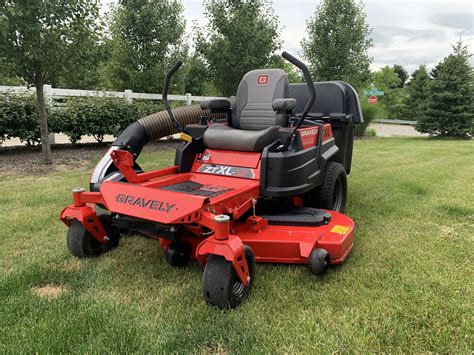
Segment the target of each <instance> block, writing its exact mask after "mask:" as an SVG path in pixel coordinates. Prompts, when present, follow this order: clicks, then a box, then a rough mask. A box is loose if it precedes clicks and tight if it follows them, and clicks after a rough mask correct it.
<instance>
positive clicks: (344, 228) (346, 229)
mask: <svg viewBox="0 0 474 355" xmlns="http://www.w3.org/2000/svg"><path fill="white" fill-rule="evenodd" d="M349 229H350V227H347V226H341V225H339V224H336V225H335V226H334V227H332V229H331V232H332V233H337V234H346V233H347V232H349Z"/></svg>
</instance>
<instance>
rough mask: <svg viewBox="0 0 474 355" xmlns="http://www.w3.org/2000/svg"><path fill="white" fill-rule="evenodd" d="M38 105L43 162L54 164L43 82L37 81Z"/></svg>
mask: <svg viewBox="0 0 474 355" xmlns="http://www.w3.org/2000/svg"><path fill="white" fill-rule="evenodd" d="M35 87H36V105H37V107H38V114H39V126H40V133H41V150H42V152H43V162H44V163H45V164H52V159H51V145H50V144H49V132H48V119H47V118H46V103H45V102H44V91H43V80H41V79H40V80H36V83H35Z"/></svg>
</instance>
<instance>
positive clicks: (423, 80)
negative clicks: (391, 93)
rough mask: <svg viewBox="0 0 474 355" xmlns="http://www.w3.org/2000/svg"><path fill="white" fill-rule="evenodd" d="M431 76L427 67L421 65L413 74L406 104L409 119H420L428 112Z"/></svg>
mask: <svg viewBox="0 0 474 355" xmlns="http://www.w3.org/2000/svg"><path fill="white" fill-rule="evenodd" d="M429 85H430V76H429V74H428V71H427V70H426V65H420V67H419V68H418V69H417V70H415V71H414V72H413V74H412V79H411V80H410V81H409V82H408V84H407V85H406V89H405V90H406V92H407V96H406V99H405V102H404V106H405V112H406V117H407V118H414V119H418V118H419V117H421V116H422V115H423V113H424V111H425V110H426V103H427V101H428V98H429Z"/></svg>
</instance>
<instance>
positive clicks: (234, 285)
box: [202, 245, 255, 309]
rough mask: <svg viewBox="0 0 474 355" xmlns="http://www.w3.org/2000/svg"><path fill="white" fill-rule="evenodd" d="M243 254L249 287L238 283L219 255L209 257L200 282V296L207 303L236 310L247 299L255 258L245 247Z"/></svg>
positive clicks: (233, 273)
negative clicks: (247, 269)
mask: <svg viewBox="0 0 474 355" xmlns="http://www.w3.org/2000/svg"><path fill="white" fill-rule="evenodd" d="M244 252H245V258H246V260H247V264H248V268H249V273H250V282H249V286H245V285H244V284H243V283H242V282H241V281H240V279H239V277H238V276H237V273H236V272H235V270H234V267H233V265H232V263H231V262H230V261H227V260H226V259H225V258H224V257H223V256H220V255H210V256H209V259H208V260H207V263H206V267H205V268H204V277H203V282H202V295H203V297H204V299H205V300H206V302H207V303H209V304H212V305H214V306H216V307H218V308H220V309H228V308H236V307H237V306H238V305H239V304H240V303H241V302H242V301H243V300H244V298H245V297H247V295H248V293H249V292H250V289H251V288H252V284H253V281H254V276H255V256H254V254H253V251H252V249H251V248H250V247H249V246H247V245H244Z"/></svg>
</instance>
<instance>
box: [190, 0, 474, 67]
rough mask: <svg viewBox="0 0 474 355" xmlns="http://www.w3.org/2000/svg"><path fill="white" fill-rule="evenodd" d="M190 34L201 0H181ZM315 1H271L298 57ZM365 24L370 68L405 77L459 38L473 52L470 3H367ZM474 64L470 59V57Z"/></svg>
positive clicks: (473, 6) (199, 17)
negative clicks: (400, 69)
mask: <svg viewBox="0 0 474 355" xmlns="http://www.w3.org/2000/svg"><path fill="white" fill-rule="evenodd" d="M181 2H182V4H183V6H184V16H185V17H186V26H187V31H188V32H189V33H191V32H192V26H193V23H194V22H197V23H198V24H200V25H205V24H206V18H205V16H204V13H203V12H204V11H203V6H202V0H181ZM319 2H320V1H318V0H313V1H309V0H306V1H303V0H296V1H295V0H293V1H292V0H275V1H274V2H273V7H274V9H275V14H276V15H277V16H278V18H279V21H280V27H281V28H282V30H281V38H282V40H283V47H282V49H283V50H287V51H289V52H290V53H292V54H295V55H297V56H300V57H301V56H302V53H301V44H300V42H301V40H302V39H303V38H304V37H305V36H306V33H305V27H306V24H305V22H306V20H307V19H309V18H310V17H311V15H312V14H313V13H314V10H315V8H316V6H317V4H318V3H319ZM364 5H365V12H366V14H367V21H368V23H369V26H370V27H371V28H372V30H373V32H372V38H373V40H374V47H373V48H372V49H370V51H369V55H370V56H371V57H373V63H372V65H371V69H372V70H377V69H379V68H381V67H383V66H385V65H394V64H401V65H403V66H404V67H405V68H406V69H407V70H408V71H409V72H410V73H411V72H413V71H414V70H415V69H416V68H418V66H419V65H420V64H426V65H427V66H428V67H429V68H432V67H434V66H435V65H436V64H437V63H438V62H439V61H440V60H441V59H442V58H443V57H445V56H447V55H448V54H449V53H450V52H451V49H452V48H451V44H454V43H455V42H457V41H458V40H459V38H462V40H463V41H464V42H465V43H466V44H468V45H469V50H470V52H471V53H474V1H473V0H454V1H449V0H444V1H440V0H411V1H396V0H385V1H383V0H366V1H364ZM471 65H472V66H474V57H471Z"/></svg>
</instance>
